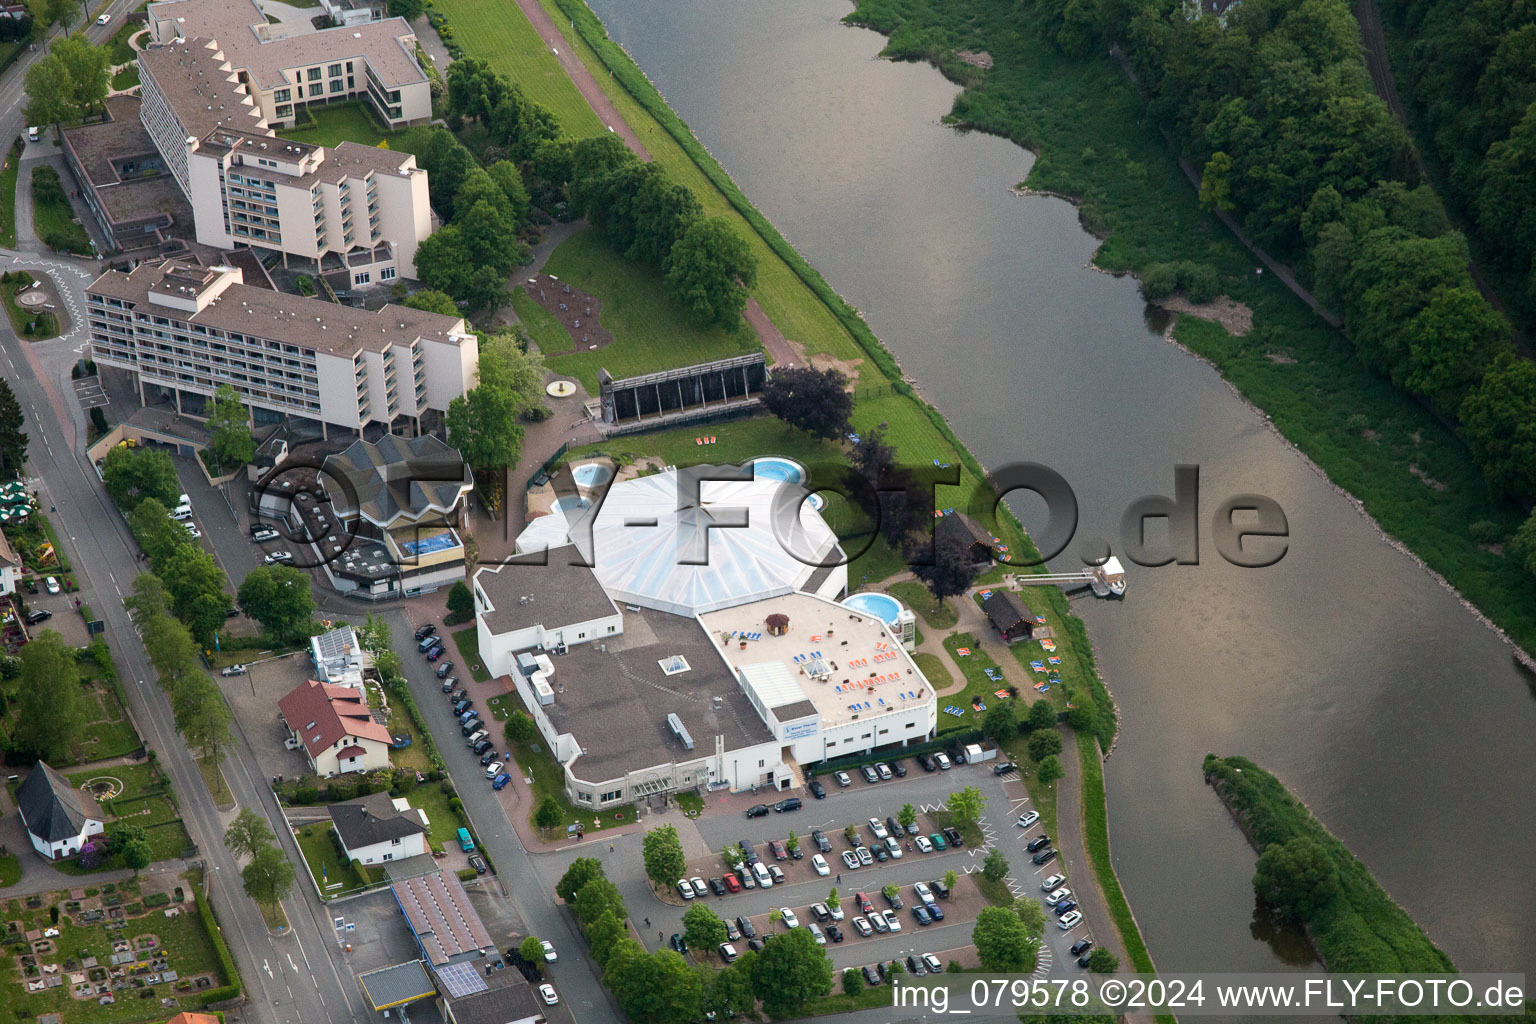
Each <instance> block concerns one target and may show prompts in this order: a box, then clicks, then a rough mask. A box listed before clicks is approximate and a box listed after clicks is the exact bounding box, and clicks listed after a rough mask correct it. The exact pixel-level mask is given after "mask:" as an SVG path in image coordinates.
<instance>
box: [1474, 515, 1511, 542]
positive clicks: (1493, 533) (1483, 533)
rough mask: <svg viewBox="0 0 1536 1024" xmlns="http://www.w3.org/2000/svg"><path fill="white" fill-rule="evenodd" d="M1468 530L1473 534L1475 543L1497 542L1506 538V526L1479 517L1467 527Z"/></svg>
mask: <svg viewBox="0 0 1536 1024" xmlns="http://www.w3.org/2000/svg"><path fill="white" fill-rule="evenodd" d="M1467 532H1468V533H1469V534H1471V536H1472V542H1473V543H1474V544H1497V543H1499V541H1501V540H1503V539H1504V528H1503V527H1502V526H1500V525H1499V524H1498V523H1495V522H1490V521H1489V520H1487V519H1479V520H1478V521H1477V522H1475V523H1473V524H1472V525H1471V526H1469V527H1467Z"/></svg>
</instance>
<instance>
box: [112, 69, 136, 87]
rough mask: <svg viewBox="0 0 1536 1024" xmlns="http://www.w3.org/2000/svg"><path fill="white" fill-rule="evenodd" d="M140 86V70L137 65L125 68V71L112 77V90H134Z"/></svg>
mask: <svg viewBox="0 0 1536 1024" xmlns="http://www.w3.org/2000/svg"><path fill="white" fill-rule="evenodd" d="M138 84H139V69H138V66H137V65H135V66H133V67H128V68H123V70H121V71H119V72H118V73H117V74H115V75H113V76H112V88H114V89H132V88H133V87H134V86H136V85H138Z"/></svg>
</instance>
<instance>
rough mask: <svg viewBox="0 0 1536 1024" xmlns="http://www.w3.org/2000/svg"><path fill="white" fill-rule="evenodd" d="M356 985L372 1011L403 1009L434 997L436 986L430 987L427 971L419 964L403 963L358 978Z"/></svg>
mask: <svg viewBox="0 0 1536 1024" xmlns="http://www.w3.org/2000/svg"><path fill="white" fill-rule="evenodd" d="M357 983H358V984H359V985H361V986H362V987H363V995H365V996H367V997H368V1002H369V1004H370V1005H371V1006H372V1007H373V1008H374V1009H375V1010H385V1009H388V1008H389V1007H391V1006H403V1005H404V1004H406V1003H411V1002H415V1001H416V1000H418V999H426V998H428V997H430V996H435V995H437V986H435V985H433V984H432V979H431V978H430V977H428V976H427V968H426V966H425V965H424V964H422V962H421V961H420V960H407V961H406V962H405V963H403V964H395V965H394V966H392V967H380V968H379V969H378V970H376V971H369V972H368V973H366V974H359V975H358V976H357Z"/></svg>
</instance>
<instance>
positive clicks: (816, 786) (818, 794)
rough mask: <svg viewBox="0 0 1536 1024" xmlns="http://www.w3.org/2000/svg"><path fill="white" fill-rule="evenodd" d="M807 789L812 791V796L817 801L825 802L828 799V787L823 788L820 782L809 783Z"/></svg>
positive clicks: (815, 780)
mask: <svg viewBox="0 0 1536 1024" xmlns="http://www.w3.org/2000/svg"><path fill="white" fill-rule="evenodd" d="M805 788H806V789H808V790H810V791H811V796H813V797H815V798H816V799H817V800H825V799H826V796H827V787H826V786H823V785H822V784H821V782H820V780H818V779H812V780H811V781H810V782H809V783H807V784H806V787H805Z"/></svg>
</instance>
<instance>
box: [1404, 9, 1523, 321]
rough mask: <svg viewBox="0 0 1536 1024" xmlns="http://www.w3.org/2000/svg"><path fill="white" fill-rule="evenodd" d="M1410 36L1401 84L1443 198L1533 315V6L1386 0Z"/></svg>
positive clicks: (1515, 296) (1407, 39) (1406, 42)
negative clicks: (1441, 176) (1418, 118)
mask: <svg viewBox="0 0 1536 1024" xmlns="http://www.w3.org/2000/svg"><path fill="white" fill-rule="evenodd" d="M1382 7H1383V14H1384V15H1385V17H1386V18H1387V19H1388V20H1389V23H1390V24H1391V25H1392V27H1393V28H1394V30H1395V32H1396V34H1397V35H1398V36H1400V37H1401V38H1402V39H1403V40H1404V41H1405V46H1404V48H1403V49H1404V52H1403V53H1402V54H1401V55H1399V54H1394V56H1395V57H1400V59H1397V60H1394V61H1393V69H1394V71H1395V72H1396V77H1397V82H1398V85H1399V87H1400V91H1401V92H1402V93H1403V95H1404V96H1405V97H1406V98H1407V99H1408V100H1409V101H1410V102H1411V103H1412V104H1413V105H1414V106H1415V107H1416V108H1417V109H1418V111H1419V112H1420V113H1421V115H1422V118H1423V122H1422V127H1423V132H1422V134H1421V137H1420V140H1419V141H1420V144H1421V145H1422V146H1423V148H1424V149H1426V150H1427V151H1428V153H1429V155H1430V156H1432V157H1433V158H1434V159H1435V160H1436V161H1438V162H1439V163H1440V164H1441V165H1442V166H1443V167H1444V168H1445V172H1446V173H1445V179H1446V199H1447V200H1448V201H1449V202H1450V203H1451V204H1453V206H1454V207H1456V208H1457V209H1459V210H1461V211H1464V212H1465V213H1466V214H1467V219H1468V221H1469V222H1470V223H1472V224H1475V225H1476V232H1477V234H1478V236H1479V237H1480V239H1481V240H1482V241H1483V242H1484V243H1485V245H1484V246H1483V247H1482V249H1483V252H1484V253H1485V254H1486V256H1487V257H1488V258H1489V259H1491V260H1493V261H1495V262H1496V263H1497V264H1499V266H1500V268H1501V269H1502V270H1504V271H1505V272H1506V273H1508V275H1509V276H1510V278H1511V279H1512V280H1513V281H1515V282H1517V284H1516V285H1515V289H1516V290H1517V291H1518V294H1515V295H1511V296H1510V298H1511V299H1512V300H1513V301H1515V302H1517V303H1520V304H1521V305H1522V306H1523V308H1524V310H1525V312H1526V313H1527V315H1528V316H1529V315H1531V314H1533V313H1536V202H1533V201H1532V200H1533V198H1536V2H1533V0H1454V2H1453V0H1382Z"/></svg>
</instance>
